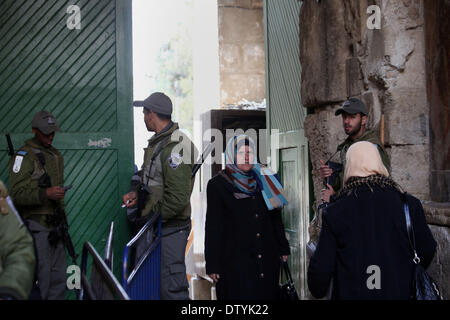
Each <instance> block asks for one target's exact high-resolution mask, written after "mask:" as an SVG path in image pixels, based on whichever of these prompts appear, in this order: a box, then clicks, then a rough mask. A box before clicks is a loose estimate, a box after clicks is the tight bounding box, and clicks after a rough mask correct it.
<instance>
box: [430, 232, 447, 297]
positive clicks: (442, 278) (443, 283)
mask: <svg viewBox="0 0 450 320" xmlns="http://www.w3.org/2000/svg"><path fill="white" fill-rule="evenodd" d="M429 227H430V230H431V233H432V234H433V237H434V239H435V240H436V242H437V248H436V254H435V256H434V258H433V261H432V262H431V264H430V266H429V267H428V270H427V271H428V274H429V275H430V276H431V277H432V278H433V279H434V280H435V281H436V282H437V284H438V286H439V288H440V290H441V294H442V296H443V298H444V299H446V300H448V299H450V229H449V228H448V227H441V226H434V225H429Z"/></svg>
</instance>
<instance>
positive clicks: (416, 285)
mask: <svg viewBox="0 0 450 320" xmlns="http://www.w3.org/2000/svg"><path fill="white" fill-rule="evenodd" d="M403 210H404V212H405V218H406V230H407V231H408V238H409V244H410V246H411V249H412V252H413V254H414V258H413V260H412V261H413V263H414V272H413V279H412V292H411V297H410V298H411V300H443V298H442V296H441V294H440V291H439V288H438V286H437V284H436V282H435V281H434V280H433V279H432V278H431V277H430V275H429V274H428V273H427V272H426V271H425V269H424V268H423V267H422V265H421V264H420V258H419V256H418V255H417V252H416V241H415V238H414V229H413V226H412V223H411V217H410V214H409V207H408V204H407V203H406V197H405V198H404V204H403Z"/></svg>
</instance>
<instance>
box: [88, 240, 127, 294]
mask: <svg viewBox="0 0 450 320" xmlns="http://www.w3.org/2000/svg"><path fill="white" fill-rule="evenodd" d="M88 255H90V256H91V257H92V267H93V270H92V273H94V272H95V273H97V274H98V277H99V278H100V281H101V283H102V284H104V285H105V286H106V287H107V288H108V291H109V295H108V299H109V298H110V297H111V298H112V299H113V298H116V299H119V300H130V297H129V296H128V294H127V293H126V292H125V290H124V289H123V288H122V286H121V285H120V283H119V281H117V279H116V277H115V276H114V274H113V273H112V272H111V270H110V269H109V267H108V266H107V265H106V263H105V262H104V261H103V259H102V258H101V257H100V255H99V254H98V253H97V251H96V250H95V248H94V247H93V246H92V245H91V244H90V243H89V242H85V243H84V245H83V253H82V257H81V289H80V295H79V300H100V299H104V297H99V296H98V295H97V294H96V293H95V292H94V289H93V286H92V284H91V282H90V281H89V279H88V277H87V275H86V269H87V261H88ZM94 270H95V271H94Z"/></svg>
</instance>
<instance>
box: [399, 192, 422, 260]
mask: <svg viewBox="0 0 450 320" xmlns="http://www.w3.org/2000/svg"><path fill="white" fill-rule="evenodd" d="M402 200H403V211H404V213H405V220H406V230H407V232H408V239H409V245H410V246H411V249H412V251H413V253H414V258H413V262H414V263H415V264H418V263H419V262H420V258H419V256H418V255H417V251H416V239H415V237H414V228H413V225H412V223H411V216H410V214H409V206H408V202H407V201H406V193H404V194H402Z"/></svg>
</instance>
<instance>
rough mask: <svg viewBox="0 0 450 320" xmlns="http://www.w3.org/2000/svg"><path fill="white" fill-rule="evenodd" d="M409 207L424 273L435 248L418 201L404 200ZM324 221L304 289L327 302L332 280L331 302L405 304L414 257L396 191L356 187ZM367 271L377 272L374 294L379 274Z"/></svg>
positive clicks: (400, 202) (409, 288) (409, 198)
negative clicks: (306, 288)
mask: <svg viewBox="0 0 450 320" xmlns="http://www.w3.org/2000/svg"><path fill="white" fill-rule="evenodd" d="M407 202H408V205H409V208H410V215H411V220H412V224H413V228H414V234H415V239H416V250H417V253H418V255H419V257H420V259H421V262H420V263H421V264H422V265H423V266H424V267H425V268H426V267H427V266H428V265H429V264H430V262H431V260H432V258H433V256H434V253H435V250H436V242H435V240H434V239H433V236H432V235H431V231H430V229H429V227H428V225H427V223H426V221H425V215H424V212H423V208H422V205H421V203H420V201H419V200H418V199H416V198H414V197H412V196H409V195H408V196H407ZM322 221H323V222H322V230H321V233H320V238H319V243H318V245H317V250H316V252H315V253H314V255H313V256H312V257H311V261H310V264H309V268H308V287H309V290H310V291H311V293H312V294H313V296H315V297H316V298H322V297H323V296H325V294H326V291H327V288H328V286H329V284H330V280H331V278H332V277H333V291H332V298H333V299H352V300H355V299H358V300H359V299H383V300H388V299H389V300H390V299H395V300H400V299H408V298H409V295H410V292H411V279H412V271H413V262H412V258H413V255H412V252H411V249H410V245H409V240H408V233H407V231H406V222H405V215H404V211H403V203H402V201H401V197H400V193H399V192H398V191H396V190H395V189H393V188H391V187H386V188H384V189H383V188H381V187H373V192H372V191H371V190H370V189H369V188H368V187H367V186H360V187H358V188H356V192H353V193H351V194H350V195H346V196H344V197H342V198H340V199H338V200H337V201H336V202H335V203H332V204H331V205H330V206H329V207H328V208H327V210H326V211H325V212H324V213H323V220H322ZM370 266H377V267H379V273H378V274H379V275H380V277H379V280H380V282H379V287H380V288H379V289H378V288H373V285H374V284H375V283H376V282H375V279H376V278H374V276H375V274H376V273H377V272H376V271H374V269H371V268H370ZM369 278H370V279H369ZM368 282H369V283H370V285H369V286H368V284H367V283H368ZM369 287H372V289H369Z"/></svg>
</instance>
